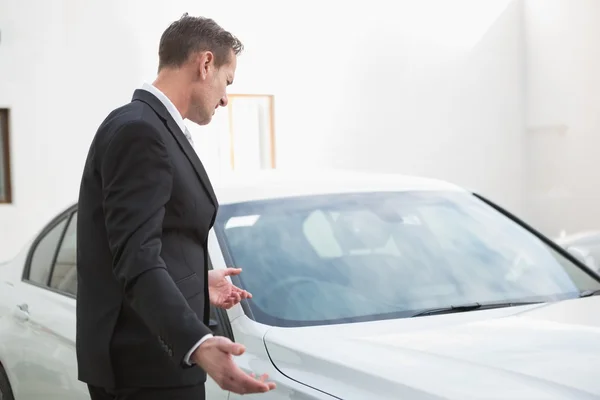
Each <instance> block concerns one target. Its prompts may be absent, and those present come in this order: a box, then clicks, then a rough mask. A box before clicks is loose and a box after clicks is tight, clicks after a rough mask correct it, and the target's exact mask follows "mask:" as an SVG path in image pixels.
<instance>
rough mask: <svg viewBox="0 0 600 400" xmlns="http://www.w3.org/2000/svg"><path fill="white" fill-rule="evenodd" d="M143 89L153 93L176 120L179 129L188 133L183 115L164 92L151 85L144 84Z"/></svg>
mask: <svg viewBox="0 0 600 400" xmlns="http://www.w3.org/2000/svg"><path fill="white" fill-rule="evenodd" d="M142 89H144V90H146V91H148V92H150V93H152V94H153V95H154V96H156V98H157V99H158V100H160V102H161V103H163V105H164V106H165V108H166V109H167V111H169V114H171V117H173V119H174V120H175V123H177V125H178V126H179V129H181V132H183V133H185V132H186V131H187V127H186V126H185V123H184V120H183V117H182V116H181V113H180V112H179V110H177V107H175V105H174V104H173V102H171V100H169V98H168V97H167V96H166V95H165V94H164V93H163V92H161V91H160V90H159V89H158V88H157V87H156V86H154V85H152V84H150V83H144V84H143V85H142Z"/></svg>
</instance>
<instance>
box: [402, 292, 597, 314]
mask: <svg viewBox="0 0 600 400" xmlns="http://www.w3.org/2000/svg"><path fill="white" fill-rule="evenodd" d="M599 294H600V291H599ZM539 303H541V302H540V301H516V302H515V301H513V302H506V303H485V304H481V303H470V304H462V305H458V306H449V307H440V308H429V309H427V310H423V311H419V312H417V313H416V314H413V315H411V317H420V316H423V315H439V314H451V313H456V312H467V311H473V310H486V309H490V308H502V307H514V306H526V305H529V304H539Z"/></svg>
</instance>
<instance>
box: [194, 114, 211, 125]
mask: <svg viewBox="0 0 600 400" xmlns="http://www.w3.org/2000/svg"><path fill="white" fill-rule="evenodd" d="M191 121H192V122H193V123H195V124H196V125H208V124H209V123H210V121H212V115H211V116H210V117H209V118H204V119H202V120H200V119H198V120H196V119H191Z"/></svg>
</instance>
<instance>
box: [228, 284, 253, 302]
mask: <svg viewBox="0 0 600 400" xmlns="http://www.w3.org/2000/svg"><path fill="white" fill-rule="evenodd" d="M232 289H233V290H232V293H236V294H239V295H240V297H241V298H242V299H250V298H252V294H251V293H250V292H248V291H246V290H244V289H240V288H239V287H237V286H233V288H232Z"/></svg>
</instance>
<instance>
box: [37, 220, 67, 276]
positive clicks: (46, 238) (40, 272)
mask: <svg viewBox="0 0 600 400" xmlns="http://www.w3.org/2000/svg"><path fill="white" fill-rule="evenodd" d="M66 225H67V217H65V218H63V219H62V220H61V221H60V222H58V223H57V224H56V225H54V227H52V228H51V229H50V230H49V231H47V232H46V233H44V234H43V237H42V238H41V239H40V240H39V241H38V242H37V244H36V245H35V247H34V249H33V253H32V256H31V261H30V264H29V276H28V280H29V281H31V282H34V283H37V284H39V285H43V286H47V285H48V278H49V277H50V270H51V268H52V263H53V261H54V257H55V256H56V250H57V247H58V243H59V242H60V238H61V237H62V234H63V232H64V230H65V226H66Z"/></svg>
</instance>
